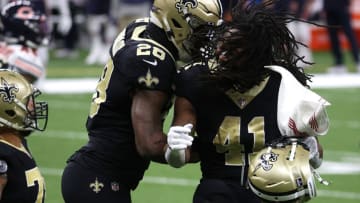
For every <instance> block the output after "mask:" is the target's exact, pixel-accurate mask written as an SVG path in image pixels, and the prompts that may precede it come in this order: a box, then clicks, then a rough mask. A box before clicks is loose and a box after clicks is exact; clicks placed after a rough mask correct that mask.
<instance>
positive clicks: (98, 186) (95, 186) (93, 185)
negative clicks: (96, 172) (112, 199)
mask: <svg viewBox="0 0 360 203" xmlns="http://www.w3.org/2000/svg"><path fill="white" fill-rule="evenodd" d="M89 187H90V188H92V191H94V192H95V193H99V192H100V191H101V189H102V188H103V187H104V184H103V183H101V182H99V181H98V179H97V177H96V179H95V182H93V183H91V184H90V185H89Z"/></svg>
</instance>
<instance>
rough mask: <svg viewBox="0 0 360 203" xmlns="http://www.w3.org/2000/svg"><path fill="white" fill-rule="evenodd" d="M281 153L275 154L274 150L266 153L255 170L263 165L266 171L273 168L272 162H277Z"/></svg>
mask: <svg viewBox="0 0 360 203" xmlns="http://www.w3.org/2000/svg"><path fill="white" fill-rule="evenodd" d="M278 156H279V154H275V153H274V152H270V153H264V154H262V155H261V157H260V161H261V162H260V163H259V164H258V165H257V166H256V168H255V170H257V169H259V168H260V167H262V168H263V169H264V170H265V171H269V170H271V169H272V167H273V164H272V162H276V161H277V159H278Z"/></svg>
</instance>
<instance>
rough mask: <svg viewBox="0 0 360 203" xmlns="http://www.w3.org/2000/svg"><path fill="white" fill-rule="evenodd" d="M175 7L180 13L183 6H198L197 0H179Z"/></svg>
mask: <svg viewBox="0 0 360 203" xmlns="http://www.w3.org/2000/svg"><path fill="white" fill-rule="evenodd" d="M175 6H176V8H177V9H178V11H179V13H182V12H183V10H184V8H186V7H190V8H192V9H194V8H196V7H197V6H198V1H197V0H180V1H179V2H177V3H176V4H175Z"/></svg>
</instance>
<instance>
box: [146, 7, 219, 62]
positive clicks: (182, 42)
mask: <svg viewBox="0 0 360 203" xmlns="http://www.w3.org/2000/svg"><path fill="white" fill-rule="evenodd" d="M221 17H222V6H221V3H220V1H218V0H187V1H185V0H155V1H154V4H153V9H152V11H151V21H152V22H153V23H155V24H156V25H158V26H159V27H161V28H163V29H164V30H165V32H166V33H167V36H168V38H169V40H170V41H171V42H172V43H173V44H174V45H175V47H176V48H177V50H178V52H179V58H180V60H181V61H183V62H190V61H191V60H193V59H194V58H196V57H200V56H202V55H204V54H203V53H202V52H204V53H205V52H206V51H205V50H213V48H209V47H212V45H210V44H208V42H210V41H212V39H211V37H212V36H213V35H212V33H213V32H212V31H211V30H212V29H214V28H215V27H217V26H219V25H221V24H222V20H221ZM200 49H201V50H202V51H200Z"/></svg>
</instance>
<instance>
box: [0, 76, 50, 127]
mask: <svg viewBox="0 0 360 203" xmlns="http://www.w3.org/2000/svg"><path fill="white" fill-rule="evenodd" d="M40 94H41V92H40V91H39V90H37V89H35V88H34V87H33V86H32V84H30V83H29V82H28V81H27V80H26V79H25V78H24V77H23V76H22V75H21V74H20V73H17V72H14V71H10V70H6V69H2V70H0V127H6V128H13V129H16V130H19V131H32V130H39V131H43V130H45V128H46V125H47V119H48V105H47V103H46V102H38V101H35V98H36V97H37V96H39V95H40Z"/></svg>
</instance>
